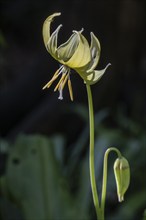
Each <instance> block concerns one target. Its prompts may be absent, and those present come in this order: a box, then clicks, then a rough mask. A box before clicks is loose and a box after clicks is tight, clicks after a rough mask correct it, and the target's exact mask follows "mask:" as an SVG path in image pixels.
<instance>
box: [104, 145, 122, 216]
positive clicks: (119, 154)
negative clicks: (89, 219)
mask: <svg viewBox="0 0 146 220" xmlns="http://www.w3.org/2000/svg"><path fill="white" fill-rule="evenodd" d="M111 151H115V152H116V153H117V155H118V157H119V158H121V157H122V155H121V153H120V151H119V150H118V149H117V148H115V147H111V148H108V149H107V150H106V152H105V155H104V164H103V181H102V195H101V210H102V214H103V215H104V209H105V199H106V187H107V163H108V155H109V153H110V152H111ZM103 219H104V217H103Z"/></svg>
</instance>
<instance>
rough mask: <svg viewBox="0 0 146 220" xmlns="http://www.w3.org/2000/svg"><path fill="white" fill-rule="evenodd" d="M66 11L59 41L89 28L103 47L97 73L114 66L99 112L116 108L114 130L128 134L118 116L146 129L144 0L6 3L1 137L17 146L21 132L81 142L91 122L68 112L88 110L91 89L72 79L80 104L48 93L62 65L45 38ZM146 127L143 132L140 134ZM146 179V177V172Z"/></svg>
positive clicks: (0, 55) (1, 5)
mask: <svg viewBox="0 0 146 220" xmlns="http://www.w3.org/2000/svg"><path fill="white" fill-rule="evenodd" d="M54 12H61V13H62V15H61V16H60V17H57V18H56V19H55V21H54V22H53V24H52V30H54V29H55V28H56V27H57V26H58V25H59V24H61V23H62V24H63V28H62V30H61V31H60V33H59V42H60V43H61V42H64V41H66V40H67V39H68V37H69V36H70V35H71V33H72V30H80V29H81V28H82V27H83V28H84V35H85V36H86V38H87V39H88V40H89V42H90V31H93V32H94V34H95V35H96V36H97V37H98V39H99V41H100V43H101V49H102V52H101V57H100V61H99V65H98V66H97V69H102V68H103V67H105V65H106V64H107V63H109V62H110V63H111V64H112V66H110V67H109V69H108V70H107V71H106V74H105V75H104V76H103V77H102V79H101V80H100V81H99V83H97V84H95V85H93V86H92V91H93V100H94V107H95V113H97V112H98V111H100V110H102V109H108V112H109V115H108V117H107V119H105V120H104V122H103V123H104V126H105V127H108V129H109V130H110V129H112V128H114V129H120V127H119V124H118V123H117V115H118V114H122V115H124V117H126V118H128V119H129V120H131V121H133V122H134V123H136V124H138V126H140V127H141V130H142V131H144V130H145V126H146V44H145V41H146V1H144V0H109V1H108V0H71V1H67V0H60V1H59V0H58V1H57V0H51V1H49V0H37V1H35V0H31V1H30V0H24V1H22V0H13V1H8V0H5V1H4V0H3V1H2V0H1V1H0V136H1V138H3V139H5V140H7V141H11V140H15V138H17V136H18V135H19V134H20V133H25V134H35V133H39V134H45V135H47V136H51V135H52V134H54V133H61V134H65V136H66V138H67V141H68V143H69V144H70V143H71V142H73V141H75V140H76V138H77V137H78V135H79V134H80V132H81V130H82V129H83V127H84V123H83V120H82V119H80V117H78V116H77V115H76V114H73V113H72V112H69V111H68V107H67V106H69V107H71V108H72V109H74V105H76V104H81V105H82V104H83V105H84V106H87V97H86V90H85V85H84V84H83V81H82V79H81V78H80V77H79V76H78V75H77V74H76V73H74V74H72V86H73V93H74V102H73V103H71V101H70V99H69V94H68V92H67V89H65V92H64V100H63V101H59V100H58V99H57V97H58V94H57V93H54V92H53V89H52V87H51V88H50V89H48V90H42V87H43V86H44V84H45V83H47V81H49V80H50V79H51V77H52V75H53V74H54V72H55V71H56V69H57V68H58V66H59V64H58V63H57V62H56V61H55V60H54V59H53V58H52V57H51V56H50V55H49V54H48V52H47V51H46V49H45V46H44V44H43V39H42V24H43V22H44V20H45V18H46V17H47V16H48V15H50V14H52V13H54ZM135 129H136V130H137V129H138V128H137V127H136V128H135ZM144 175H145V174H144Z"/></svg>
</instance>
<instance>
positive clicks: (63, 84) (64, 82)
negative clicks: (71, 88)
mask: <svg viewBox="0 0 146 220" xmlns="http://www.w3.org/2000/svg"><path fill="white" fill-rule="evenodd" d="M68 77H69V74H67V75H66V76H65V79H64V81H63V83H62V89H64V86H65V84H66V81H67V79H68Z"/></svg>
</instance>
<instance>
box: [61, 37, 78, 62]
mask: <svg viewBox="0 0 146 220" xmlns="http://www.w3.org/2000/svg"><path fill="white" fill-rule="evenodd" d="M79 41H80V37H79V35H78V34H77V33H73V34H72V35H71V37H70V38H69V39H68V41H66V42H65V43H64V44H61V45H60V46H59V47H58V49H57V53H58V58H59V61H63V62H62V63H65V62H67V61H68V60H69V59H70V58H71V57H72V56H73V54H74V53H75V50H76V49H77V47H78V45H79Z"/></svg>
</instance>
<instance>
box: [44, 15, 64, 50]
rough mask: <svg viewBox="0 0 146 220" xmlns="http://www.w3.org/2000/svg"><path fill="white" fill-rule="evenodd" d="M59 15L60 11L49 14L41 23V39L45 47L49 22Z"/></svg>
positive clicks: (48, 32) (48, 35) (48, 36)
mask: <svg viewBox="0 0 146 220" xmlns="http://www.w3.org/2000/svg"><path fill="white" fill-rule="evenodd" d="M59 15H61V13H60V12H56V13H54V14H52V15H50V16H49V17H47V18H46V20H45V21H44V24H43V30H42V32H43V40H44V44H45V46H46V48H47V44H48V41H49V39H50V25H51V22H52V21H53V19H54V17H56V16H59Z"/></svg>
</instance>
